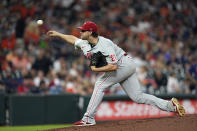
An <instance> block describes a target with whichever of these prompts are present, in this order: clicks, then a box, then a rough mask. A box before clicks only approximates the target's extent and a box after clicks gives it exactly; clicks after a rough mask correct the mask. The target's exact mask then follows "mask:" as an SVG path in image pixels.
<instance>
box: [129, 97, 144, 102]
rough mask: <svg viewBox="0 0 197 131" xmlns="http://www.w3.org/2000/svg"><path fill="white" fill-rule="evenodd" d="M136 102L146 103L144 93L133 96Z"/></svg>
mask: <svg viewBox="0 0 197 131" xmlns="http://www.w3.org/2000/svg"><path fill="white" fill-rule="evenodd" d="M131 99H132V100H133V101H134V102H136V103H144V98H143V96H142V95H135V96H133V97H132V98H131Z"/></svg>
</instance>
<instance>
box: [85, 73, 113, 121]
mask: <svg viewBox="0 0 197 131" xmlns="http://www.w3.org/2000/svg"><path fill="white" fill-rule="evenodd" d="M109 78H110V77H105V78H102V77H100V78H99V79H98V80H97V81H96V83H95V87H94V91H93V94H92V96H91V99H90V102H89V104H88V108H87V111H86V113H85V114H84V116H83V118H82V120H83V121H86V122H89V123H95V119H94V117H95V114H96V110H97V108H98V106H99V104H100V103H101V101H102V99H103V96H104V91H105V89H106V88H107V87H108V84H107V80H108V79H109Z"/></svg>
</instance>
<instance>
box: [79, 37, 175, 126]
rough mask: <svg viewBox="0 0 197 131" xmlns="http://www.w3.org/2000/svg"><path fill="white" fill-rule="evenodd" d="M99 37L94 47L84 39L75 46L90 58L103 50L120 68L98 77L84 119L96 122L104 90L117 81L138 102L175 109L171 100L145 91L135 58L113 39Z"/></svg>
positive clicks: (166, 109) (167, 109)
mask: <svg viewBox="0 0 197 131" xmlns="http://www.w3.org/2000/svg"><path fill="white" fill-rule="evenodd" d="M98 38H99V40H98V43H97V45H96V46H94V47H91V45H90V44H89V43H88V41H86V40H82V39H78V40H77V41H76V42H75V47H76V48H80V49H81V50H82V51H83V53H84V55H85V56H87V57H88V58H90V56H91V54H92V53H96V52H98V51H100V52H102V53H103V54H104V55H106V56H108V57H107V62H108V63H112V64H117V65H118V69H117V70H115V71H111V72H105V73H104V74H102V75H101V76H99V77H98V78H97V81H96V83H95V86H94V91H93V94H92V96H91V99H90V102H89V105H88V108H87V111H86V113H85V114H84V116H83V118H82V120H83V121H86V122H89V123H96V122H95V119H94V117H95V114H96V110H97V108H98V105H99V104H100V103H101V101H102V98H103V96H104V91H105V90H106V89H107V88H108V87H110V86H112V85H114V84H116V83H120V84H121V86H122V88H123V89H124V91H125V92H126V93H127V94H128V96H129V97H130V98H131V99H132V100H133V101H135V102H136V103H145V104H150V105H153V106H156V107H158V108H160V109H162V110H165V111H175V110H174V108H173V106H172V103H171V102H170V101H167V100H163V99H160V98H157V97H155V96H153V95H149V94H145V93H143V92H142V91H141V89H140V84H139V82H138V79H137V77H136V73H135V70H136V64H135V62H134V61H133V59H132V58H131V57H130V56H127V55H125V52H124V51H123V50H122V49H121V48H120V47H118V46H117V45H115V44H114V43H113V42H112V41H111V40H109V39H106V38H104V37H101V36H99V37H98Z"/></svg>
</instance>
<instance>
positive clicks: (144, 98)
mask: <svg viewBox="0 0 197 131" xmlns="http://www.w3.org/2000/svg"><path fill="white" fill-rule="evenodd" d="M121 85H122V87H123V89H124V90H125V92H126V93H127V94H128V96H129V97H130V98H131V99H132V100H133V101H135V102H136V103H144V104H149V105H153V106H156V107H158V108H160V109H161V110H164V111H168V112H169V111H174V107H173V105H172V103H171V102H170V101H167V100H163V99H160V98H157V97H155V96H153V95H149V94H145V93H143V92H142V91H141V89H140V84H139V81H138V79H137V77H136V74H135V73H134V74H133V75H131V76H130V77H129V78H128V79H127V80H125V81H123V82H122V83H121Z"/></svg>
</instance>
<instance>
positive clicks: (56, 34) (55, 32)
mask: <svg viewBox="0 0 197 131" xmlns="http://www.w3.org/2000/svg"><path fill="white" fill-rule="evenodd" d="M47 35H48V36H49V37H59V36H60V33H58V32H57V31H53V30H50V31H48V32H47Z"/></svg>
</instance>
